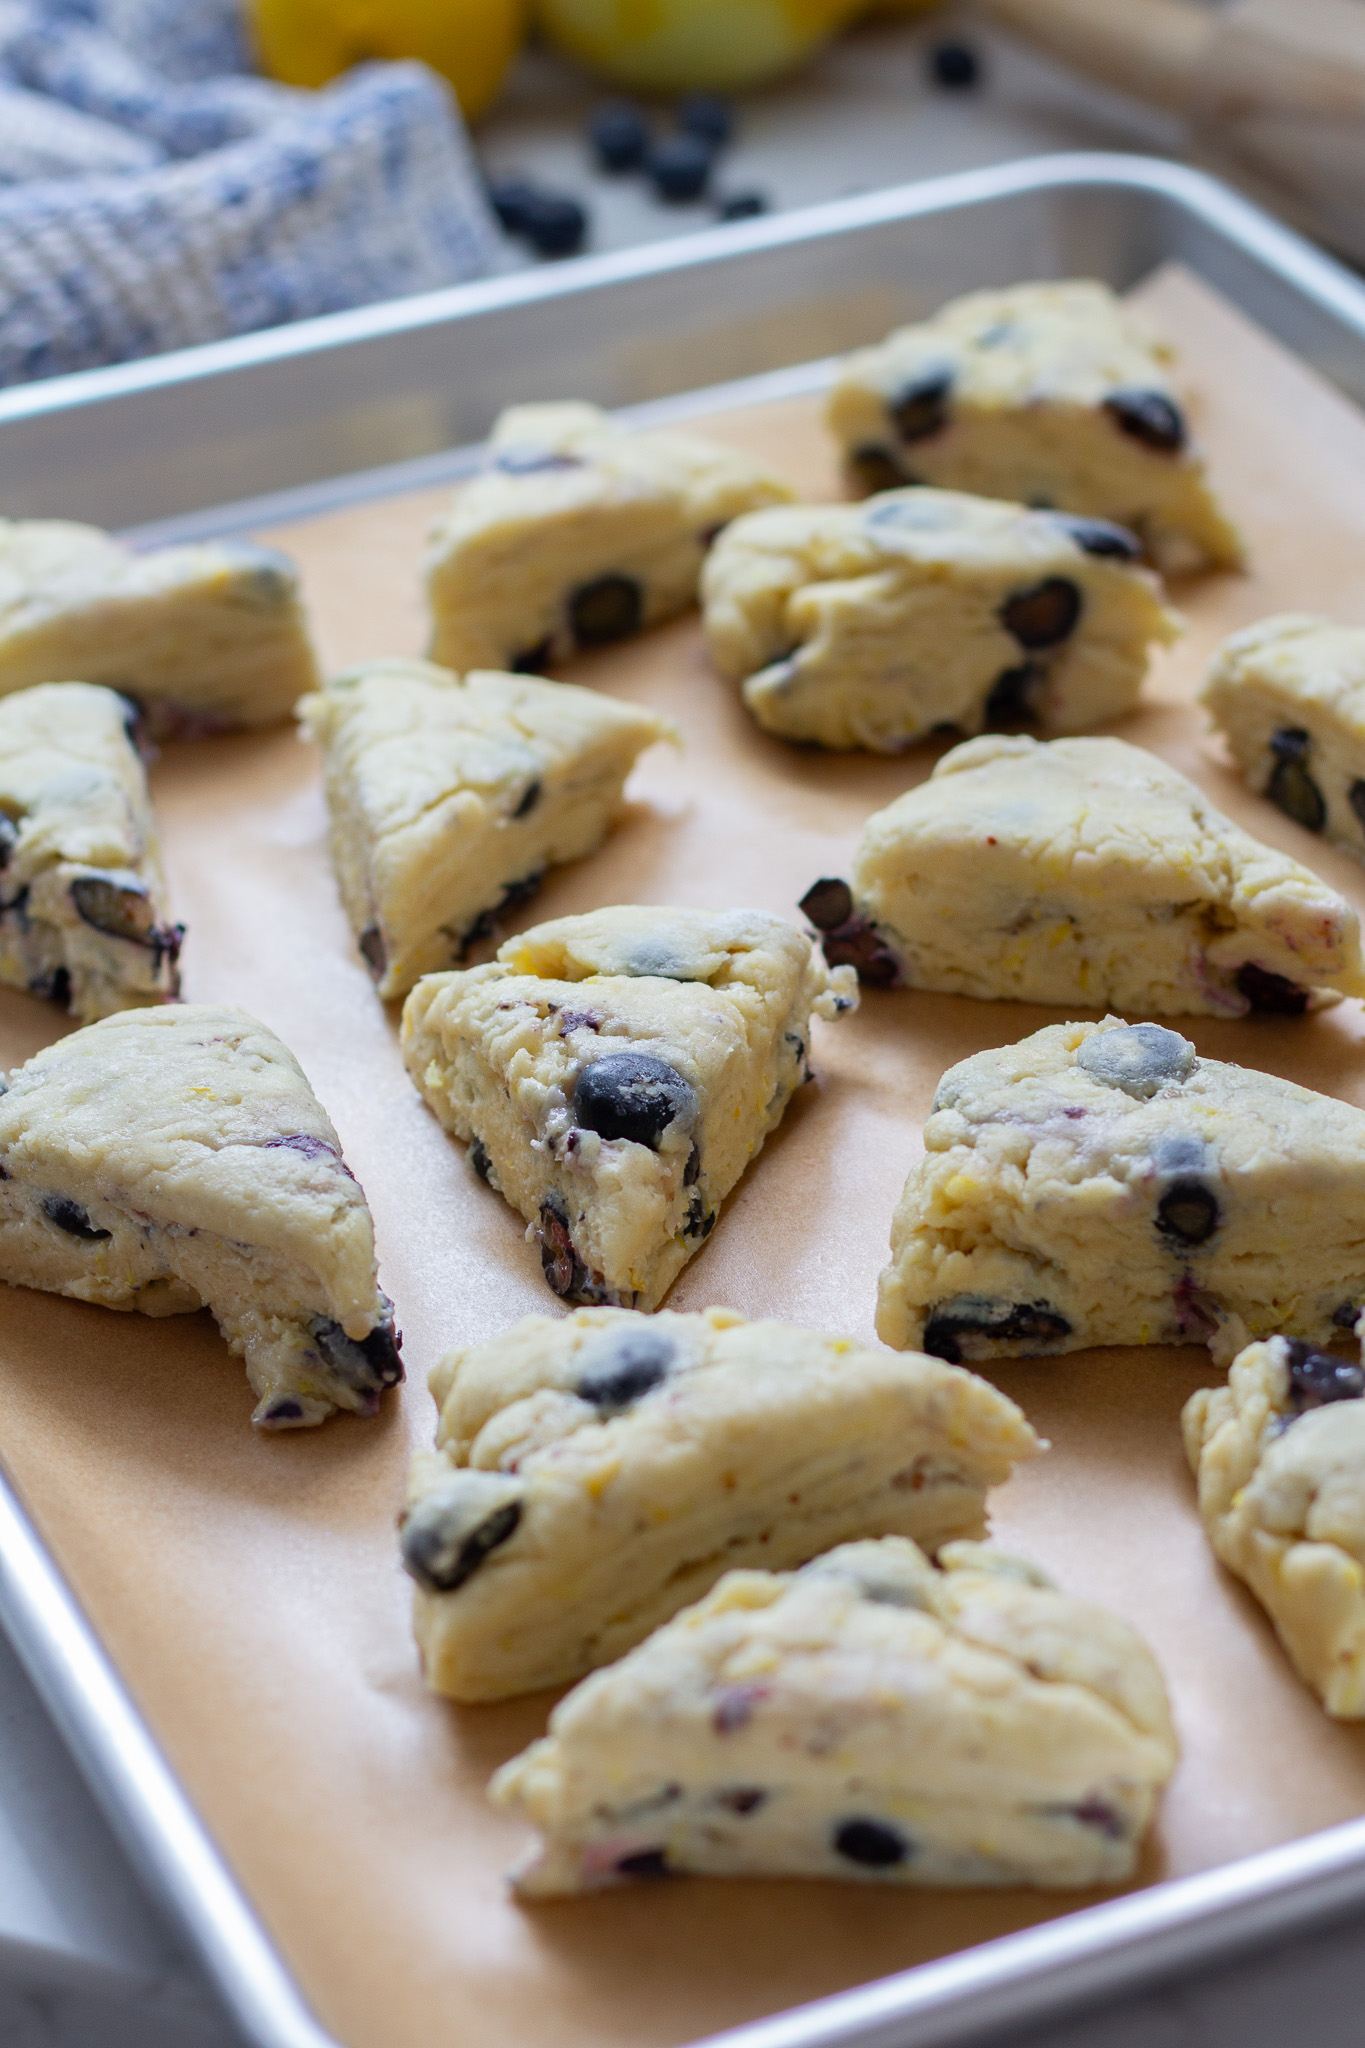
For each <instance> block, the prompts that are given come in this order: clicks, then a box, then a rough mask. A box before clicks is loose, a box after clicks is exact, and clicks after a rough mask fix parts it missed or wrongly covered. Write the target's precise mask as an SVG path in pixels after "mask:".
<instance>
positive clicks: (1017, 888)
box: [804, 737, 1365, 1017]
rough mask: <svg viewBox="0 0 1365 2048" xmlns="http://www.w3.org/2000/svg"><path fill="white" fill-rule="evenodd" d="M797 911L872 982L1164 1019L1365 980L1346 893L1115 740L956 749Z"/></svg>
mask: <svg viewBox="0 0 1365 2048" xmlns="http://www.w3.org/2000/svg"><path fill="white" fill-rule="evenodd" d="M804 907H805V908H806V910H807V914H808V915H809V916H810V918H811V921H812V922H813V923H815V924H817V925H819V926H820V927H821V928H822V929H823V930H824V932H825V939H824V948H825V957H826V959H827V960H829V961H830V962H831V963H837V962H840V961H844V960H848V961H851V962H852V963H853V964H854V965H855V966H859V967H860V968H861V970H862V973H863V976H864V978H865V979H869V980H871V981H873V982H875V983H878V984H880V985H882V986H886V985H887V984H888V983H889V982H891V981H893V980H894V981H899V982H902V983H904V984H906V985H908V986H910V987H912V988H930V989H941V990H943V991H945V992H946V993H948V994H950V995H964V996H977V997H981V998H984V999H987V1000H989V999H992V998H1001V999H1004V1000H1006V1001H1012V1002H1020V1003H1060V1004H1065V1005H1066V1007H1067V1008H1068V1009H1073V1010H1074V1009H1079V1008H1082V1007H1085V1006H1089V1007H1091V1008H1094V1009H1108V1008H1113V1009H1117V1010H1128V1011H1138V1012H1139V1013H1142V1012H1152V1011H1155V1012H1156V1013H1157V1014H1158V1015H1164V1016H1172V1017H1173V1016H1184V1015H1205V1016H1214V1017H1240V1016H1245V1015H1246V1013H1247V1012H1248V1011H1249V1010H1275V1011H1280V1012H1282V1013H1288V1014H1294V1013H1296V1012H1301V1011H1303V1010H1306V1009H1307V1008H1308V1007H1309V1004H1310V1002H1315V1001H1323V1000H1330V999H1331V998H1332V996H1333V995H1334V994H1335V995H1354V996H1360V995H1365V962H1362V959H1361V952H1360V921H1359V919H1358V917H1357V916H1356V913H1355V911H1354V910H1353V909H1352V907H1351V905H1350V904H1349V903H1348V902H1347V901H1346V899H1345V897H1343V896H1339V895H1338V894H1337V892H1336V890H1335V889H1331V888H1329V887H1328V885H1327V884H1326V882H1324V881H1322V880H1320V879H1319V877H1318V876H1317V875H1315V874H1314V873H1313V872H1312V870H1311V869H1310V868H1306V867H1302V866H1301V865H1300V863H1299V862H1298V861H1296V860H1291V859H1290V857H1289V855H1288V854H1285V853H1277V852H1276V850H1275V849H1274V847H1271V846H1266V845H1264V844H1263V843H1262V841H1261V840H1259V839H1253V838H1252V836H1251V834H1250V833H1249V832H1244V831H1243V830H1242V828H1241V827H1240V825H1234V824H1233V822H1232V820H1231V819H1230V818H1225V817H1224V816H1223V814H1222V813H1221V811H1216V810H1214V808H1213V806H1212V804H1210V803H1209V802H1208V800H1207V798H1206V797H1205V796H1204V794H1203V792H1202V790H1200V789H1199V788H1198V787H1197V786H1196V785H1195V784H1194V783H1193V782H1189V781H1187V780H1186V778H1185V777H1184V776H1183V775H1180V774H1177V772H1176V770H1175V769H1174V768H1168V767H1167V765H1166V763H1165V762H1164V761H1161V760H1158V758H1157V757H1156V755H1155V754H1149V753H1148V752H1147V751H1146V750H1145V748H1142V747H1130V746H1128V745H1127V744H1126V742H1125V741H1123V740H1109V739H1077V740H1053V741H1051V742H1050V743H1041V744H1040V743H1039V742H1038V741H1037V740H1032V739H1026V738H1003V737H1000V738H996V737H991V738H982V739H976V740H968V741H967V742H966V744H965V745H964V746H961V747H954V748H953V750H952V752H951V753H950V754H945V755H944V757H943V759H942V760H941V761H940V762H939V764H938V766H937V767H936V768H935V770H934V772H933V774H932V775H931V776H930V777H929V779H928V781H927V782H922V783H920V784H919V786H918V788H916V789H912V790H908V791H907V792H906V794H905V795H904V796H902V797H898V798H897V799H896V801H895V803H893V804H890V805H888V806H887V808H886V809H885V810H884V811H878V812H876V813H875V815H874V816H873V817H871V818H869V819H868V821H867V824H866V825H865V826H864V827H863V834H862V838H861V839H860V840H859V842H858V849H857V852H856V853H855V854H854V856H853V868H852V887H851V889H850V888H849V887H848V886H846V885H845V884H844V883H842V882H839V881H834V880H829V879H826V880H824V881H821V882H817V883H816V885H815V887H814V888H813V889H811V890H810V891H809V892H808V894H807V896H806V898H805V904H804Z"/></svg>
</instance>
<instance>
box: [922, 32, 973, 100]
mask: <svg viewBox="0 0 1365 2048" xmlns="http://www.w3.org/2000/svg"><path fill="white" fill-rule="evenodd" d="M929 76H930V77H931V78H932V79H933V81H934V84H935V85H940V86H942V87H943V89H944V91H945V92H970V91H971V90H972V88H973V87H974V86H977V85H980V83H981V59H980V58H979V57H978V56H977V54H976V51H975V50H974V49H972V47H971V46H970V44H968V43H935V44H934V47H933V49H932V50H931V51H930V52H929Z"/></svg>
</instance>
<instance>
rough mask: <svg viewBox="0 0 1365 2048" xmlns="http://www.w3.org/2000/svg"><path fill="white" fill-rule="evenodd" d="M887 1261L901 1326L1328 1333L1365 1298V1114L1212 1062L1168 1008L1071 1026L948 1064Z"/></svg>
mask: <svg viewBox="0 0 1365 2048" xmlns="http://www.w3.org/2000/svg"><path fill="white" fill-rule="evenodd" d="M924 1146H925V1152H924V1157H923V1158H922V1159H921V1160H919V1161H918V1162H917V1163H916V1164H915V1165H914V1166H912V1167H911V1169H910V1174H909V1178H908V1179H907V1181H906V1183H905V1191H904V1193H903V1194H902V1196H901V1199H900V1203H899V1205H898V1207H897V1209H896V1213H895V1217H894V1220H893V1222H892V1225H891V1264H890V1265H889V1266H888V1267H887V1268H886V1270H885V1271H884V1272H883V1274H882V1277H881V1285H880V1300H879V1305H878V1312H877V1332H878V1335H879V1336H880V1337H881V1339H882V1341H883V1343H886V1344H891V1345H896V1346H903V1347H905V1348H907V1349H910V1350H918V1351H928V1352H931V1353H933V1354H934V1355H935V1356H936V1357H939V1358H949V1359H953V1360H957V1361H960V1360H964V1359H965V1360H974V1359H980V1358H991V1357H996V1356H999V1355H1004V1354H1009V1353H1015V1352H1026V1353H1027V1352H1049V1351H1075V1350H1080V1349H1083V1348H1085V1347H1087V1346H1089V1345H1092V1344H1192V1343H1201V1342H1207V1343H1208V1344H1209V1345H1210V1347H1211V1349H1212V1350H1213V1352H1214V1355H1215V1357H1216V1358H1218V1359H1219V1361H1220V1362H1226V1360H1227V1359H1230V1358H1231V1357H1232V1355H1233V1353H1234V1352H1235V1351H1236V1350H1237V1349H1238V1348H1240V1346H1241V1345H1242V1344H1244V1343H1246V1341H1247V1340H1248V1338H1249V1337H1264V1336H1267V1335H1269V1334H1271V1333H1272V1332H1276V1331H1282V1332H1284V1333H1286V1334H1288V1335H1290V1336H1296V1337H1306V1338H1308V1339H1309V1340H1310V1341H1311V1342H1314V1343H1321V1342H1324V1341H1325V1340H1327V1339H1328V1338H1329V1337H1331V1336H1332V1335H1333V1334H1334V1333H1335V1334H1337V1335H1339V1334H1340V1333H1341V1331H1342V1329H1343V1328H1345V1329H1349V1328H1351V1327H1352V1325H1353V1324H1354V1322H1355V1320H1356V1317H1357V1316H1358V1315H1359V1313H1360V1311H1361V1309H1362V1307H1365V1111H1362V1110H1359V1109H1356V1108H1354V1107H1353V1106H1352V1105H1351V1104H1350V1103H1345V1102H1337V1101H1334V1100H1332V1099H1331V1098H1329V1097H1328V1096H1325V1095H1316V1094H1314V1093H1313V1091H1312V1090H1311V1089H1308V1088H1300V1087H1298V1086H1297V1085H1296V1084H1295V1083H1294V1082H1292V1081H1283V1080H1281V1079H1280V1078H1279V1077H1278V1076H1277V1075H1274V1074H1261V1073H1256V1072H1254V1071H1253V1070H1252V1069H1250V1068H1247V1067H1240V1066H1233V1065H1231V1064H1228V1063H1225V1062H1222V1061H1219V1060H1205V1059H1199V1058H1198V1057H1197V1056H1196V1054H1195V1049H1194V1047H1193V1046H1192V1045H1191V1044H1190V1043H1189V1041H1188V1040H1187V1039H1184V1038H1182V1037H1180V1036H1179V1034H1178V1033H1177V1032H1174V1031H1170V1030H1168V1029H1167V1028H1166V1027H1165V1026H1164V1025H1161V1024H1124V1023H1123V1022H1122V1020H1121V1019H1120V1018H1117V1017H1109V1018H1106V1019H1105V1021H1104V1022H1103V1023H1102V1024H1052V1025H1049V1026H1048V1027H1047V1028H1046V1029H1045V1030H1043V1031H1035V1032H1034V1033H1033V1035H1032V1037H1030V1038H1025V1039H1022V1040H1021V1041H1020V1042H1019V1043H1018V1044H1017V1045H1006V1046H1001V1047H1000V1048H999V1049H998V1050H995V1051H991V1052H981V1053H976V1054H974V1055H973V1056H972V1058H970V1059H966V1060H963V1061H962V1062H961V1063H960V1064H959V1065H958V1066H955V1067H950V1068H949V1070H948V1072H947V1073H946V1074H945V1075H944V1076H943V1079H942V1080H941V1081H940V1082H939V1085H938V1091H937V1093H936V1094H935V1096H934V1104H933V1110H932V1113H931V1115H930V1117H929V1119H928V1121H927V1123H926V1124H925V1126H924Z"/></svg>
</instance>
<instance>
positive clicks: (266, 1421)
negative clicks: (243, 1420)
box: [259, 1394, 303, 1429]
mask: <svg viewBox="0 0 1365 2048" xmlns="http://www.w3.org/2000/svg"><path fill="white" fill-rule="evenodd" d="M259 1421H260V1426H261V1428H262V1429H284V1428H285V1427H287V1425H288V1424H289V1423H291V1422H302V1421H303V1403H302V1402H301V1401H296V1400H295V1399H294V1396H293V1395H292V1394H284V1395H282V1396H281V1397H280V1399H279V1400H278V1401H272V1402H271V1404H270V1406H269V1407H268V1408H267V1409H266V1411H265V1413H264V1415H262V1416H261V1417H260V1418H259Z"/></svg>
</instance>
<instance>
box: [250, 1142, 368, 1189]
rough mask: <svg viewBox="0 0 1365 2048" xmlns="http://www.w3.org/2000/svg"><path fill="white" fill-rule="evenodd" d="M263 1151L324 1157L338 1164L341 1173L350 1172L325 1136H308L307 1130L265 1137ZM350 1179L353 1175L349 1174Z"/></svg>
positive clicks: (333, 1163)
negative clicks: (281, 1135) (277, 1136)
mask: <svg viewBox="0 0 1365 2048" xmlns="http://www.w3.org/2000/svg"><path fill="white" fill-rule="evenodd" d="M261 1150H262V1151H263V1152H297V1153H298V1154H299V1156H300V1158H303V1159H326V1160H327V1161H329V1163H330V1164H331V1165H333V1166H339V1167H340V1168H341V1170H342V1172H343V1173H346V1174H350V1168H349V1167H348V1166H347V1164H346V1162H345V1160H344V1159H343V1158H342V1157H341V1155H340V1153H339V1152H338V1151H337V1148H336V1146H335V1145H329V1144H328V1142H327V1140H326V1139H325V1138H314V1137H310V1136H309V1134H308V1132H307V1131H291V1132H290V1134H289V1136H288V1137H287V1138H266V1139H265V1140H264V1142H263V1143H262V1146H261ZM350 1177H351V1179H352V1180H354V1178H355V1175H354V1174H350Z"/></svg>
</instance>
